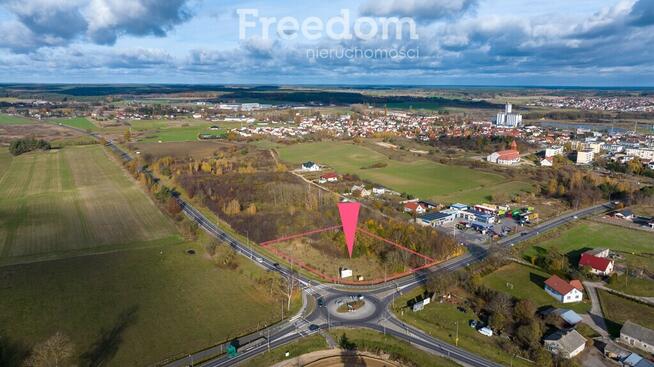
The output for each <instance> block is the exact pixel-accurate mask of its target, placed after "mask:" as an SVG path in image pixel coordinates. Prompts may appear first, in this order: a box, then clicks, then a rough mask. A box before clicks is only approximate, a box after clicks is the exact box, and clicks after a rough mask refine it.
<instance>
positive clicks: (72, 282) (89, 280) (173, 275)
mask: <svg viewBox="0 0 654 367" xmlns="http://www.w3.org/2000/svg"><path fill="white" fill-rule="evenodd" d="M188 249H193V250H195V251H196V253H197V255H189V254H187V252H186V251H187V250H188ZM202 253H204V249H203V248H202V246H200V245H197V244H190V243H185V244H176V245H163V244H162V245H160V246H157V247H153V248H141V249H134V250H130V251H122V252H115V253H109V254H101V255H100V254H96V255H89V256H82V257H73V258H68V259H62V260H55V261H47V262H38V263H32V264H27V265H13V266H6V267H2V268H0V279H1V280H2V284H3V286H2V287H0V299H2V307H0V325H2V329H1V330H0V350H2V348H3V344H4V345H8V344H11V345H12V346H13V347H12V348H11V350H13V353H12V354H13V355H9V354H4V355H3V354H0V365H3V366H7V367H12V366H18V365H19V362H18V361H19V360H20V359H21V357H22V356H23V355H24V353H25V352H26V351H27V350H30V349H31V346H32V345H33V344H35V343H38V342H42V341H44V340H45V339H47V338H48V337H49V336H51V335H53V334H54V333H55V332H57V331H60V332H62V333H64V334H65V335H67V336H68V337H70V338H71V339H72V341H73V343H74V344H75V358H74V360H73V362H74V365H80V366H89V365H91V366H99V365H103V366H151V365H155V364H158V362H161V361H163V360H166V359H169V358H173V359H175V358H183V357H184V356H186V355H188V353H191V352H195V351H198V350H201V349H204V348H207V347H209V346H212V345H216V344H219V343H221V342H225V341H227V340H230V339H232V338H234V337H237V336H240V335H244V334H247V333H249V332H252V331H254V330H256V329H258V328H259V327H262V326H263V325H265V324H271V323H273V322H277V321H279V318H280V316H281V315H280V308H279V303H278V302H275V301H274V299H273V298H272V297H270V296H269V293H268V291H267V288H268V287H265V286H262V285H259V284H258V282H257V281H256V279H257V277H259V276H261V274H262V271H261V270H260V269H259V268H258V267H257V266H256V265H254V264H252V263H250V262H248V261H247V260H246V259H241V258H237V262H238V263H239V267H238V269H236V270H229V269H221V268H218V267H216V265H215V264H214V263H213V262H211V261H210V260H208V259H207V258H206V257H204V256H203V255H201V254H202ZM263 288H266V289H263ZM296 303H297V302H296ZM274 305H275V306H274ZM295 309H297V304H296V305H295ZM8 352H9V351H8Z"/></svg>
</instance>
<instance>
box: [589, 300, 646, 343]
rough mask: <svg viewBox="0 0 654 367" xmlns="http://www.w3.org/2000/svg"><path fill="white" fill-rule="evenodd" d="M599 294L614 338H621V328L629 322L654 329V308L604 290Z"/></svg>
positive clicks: (607, 323)
mask: <svg viewBox="0 0 654 367" xmlns="http://www.w3.org/2000/svg"><path fill="white" fill-rule="evenodd" d="M597 292H598V293H599V297H600V303H601V304H602V312H603V313H604V318H605V319H606V326H607V327H608V329H609V333H610V334H611V335H612V336H614V337H617V336H620V328H621V327H622V324H623V323H624V322H625V321H627V320H631V321H632V322H635V323H636V324H639V325H641V326H644V327H646V328H650V329H654V307H652V306H648V305H646V304H643V303H638V302H634V301H631V300H628V299H626V298H623V297H620V296H616V295H614V294H611V293H609V292H606V291H603V290H598V291H597Z"/></svg>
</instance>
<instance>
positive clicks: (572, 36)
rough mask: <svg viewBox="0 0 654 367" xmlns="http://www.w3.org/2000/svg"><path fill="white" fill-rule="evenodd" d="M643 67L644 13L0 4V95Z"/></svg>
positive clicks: (535, 2)
mask: <svg viewBox="0 0 654 367" xmlns="http://www.w3.org/2000/svg"><path fill="white" fill-rule="evenodd" d="M344 14H347V17H345V16H344ZM273 18H274V19H273ZM346 18H347V19H346ZM266 22H267V23H266ZM264 24H268V25H267V26H264ZM389 24H390V25H389ZM346 30H347V32H346ZM383 30H386V32H384V31H383ZM653 56H654V0H530V1H521V0H520V1H519V0H347V1H345V0H333V1H323V0H304V1H297V0H274V1H273V0H270V1H262V0H242V1H235V0H225V1H217V0H214V1H211V0H0V83H14V82H25V83H188V84H267V85H272V84H340V85H354V84H366V85H519V86H562V85H565V86H633V87H638V86H647V87H651V86H654V57H653Z"/></svg>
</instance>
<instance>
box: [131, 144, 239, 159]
mask: <svg viewBox="0 0 654 367" xmlns="http://www.w3.org/2000/svg"><path fill="white" fill-rule="evenodd" d="M233 145H235V144H234V143H229V142H226V141H194V142H169V143H136V144H132V145H131V146H130V150H135V151H139V152H141V154H150V155H152V157H153V158H155V159H159V158H162V157H166V156H170V157H173V158H187V157H192V158H194V159H202V158H207V157H212V156H213V155H214V153H215V152H216V151H217V150H220V149H221V148H224V147H227V146H233Z"/></svg>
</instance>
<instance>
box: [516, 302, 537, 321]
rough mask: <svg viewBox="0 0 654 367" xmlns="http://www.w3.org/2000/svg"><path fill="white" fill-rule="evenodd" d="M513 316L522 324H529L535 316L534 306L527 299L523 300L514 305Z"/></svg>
mask: <svg viewBox="0 0 654 367" xmlns="http://www.w3.org/2000/svg"><path fill="white" fill-rule="evenodd" d="M513 314H514V315H515V317H516V318H517V319H518V321H520V322H521V323H523V324H527V323H529V321H530V320H531V319H533V317H534V315H535V314H536V305H535V304H534V302H532V301H531V300H529V299H523V300H520V301H518V303H517V304H516V305H515V308H514V311H513Z"/></svg>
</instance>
